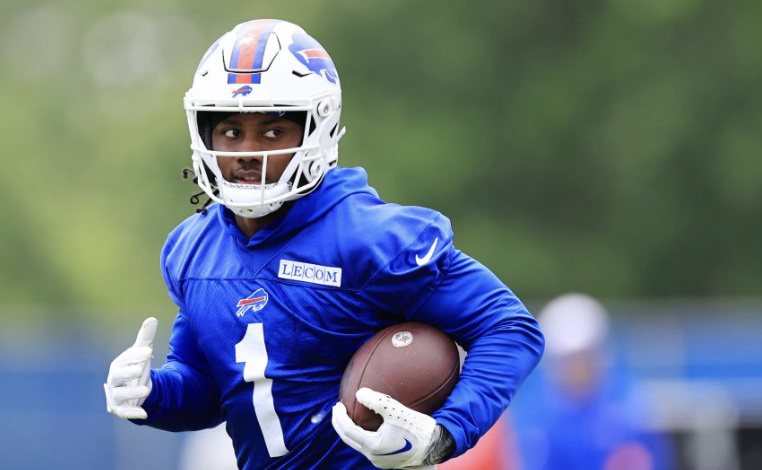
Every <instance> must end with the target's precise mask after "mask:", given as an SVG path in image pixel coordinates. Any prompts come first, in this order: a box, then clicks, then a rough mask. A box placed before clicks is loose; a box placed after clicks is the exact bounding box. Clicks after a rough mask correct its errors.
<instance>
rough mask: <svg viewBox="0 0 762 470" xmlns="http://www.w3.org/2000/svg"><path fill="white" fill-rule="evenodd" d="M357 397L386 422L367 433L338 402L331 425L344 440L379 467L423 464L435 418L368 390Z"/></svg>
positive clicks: (430, 441)
mask: <svg viewBox="0 0 762 470" xmlns="http://www.w3.org/2000/svg"><path fill="white" fill-rule="evenodd" d="M356 396H357V401H358V402H360V403H362V404H363V405H365V406H367V407H368V408H370V409H371V410H373V411H374V412H376V413H378V414H379V415H381V417H382V418H384V422H383V424H381V427H379V428H378V431H375V432H374V431H367V430H365V429H363V428H361V427H360V426H358V425H356V424H355V423H354V422H353V421H352V419H351V418H350V417H349V415H348V414H347V408H346V407H345V406H344V404H343V403H341V402H338V403H336V405H334V407H333V416H332V421H331V423H332V424H333V428H334V429H335V430H336V432H337V433H338V434H339V437H341V440H342V441H344V442H345V443H346V444H347V445H348V446H350V447H352V448H353V449H355V450H356V451H358V452H360V453H361V454H363V455H364V456H365V457H367V458H368V460H370V462H371V463H372V464H373V465H375V466H376V467H378V468H414V467H418V466H420V465H424V460H425V459H426V457H427V456H428V454H429V450H430V448H431V447H432V444H433V442H434V441H435V434H436V433H435V431H436V428H437V423H436V421H435V420H434V418H432V417H431V416H428V415H425V414H423V413H419V412H417V411H414V410H411V409H410V408H408V407H406V406H404V405H402V404H401V403H400V402H398V401H397V400H395V399H394V398H392V397H390V396H389V395H384V394H383V393H378V392H374V391H373V390H371V389H369V388H361V389H360V390H358V391H357V394H356ZM429 468H433V467H429Z"/></svg>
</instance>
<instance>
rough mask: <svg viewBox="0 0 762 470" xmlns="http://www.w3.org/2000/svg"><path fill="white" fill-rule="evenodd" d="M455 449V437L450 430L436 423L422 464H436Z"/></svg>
mask: <svg viewBox="0 0 762 470" xmlns="http://www.w3.org/2000/svg"><path fill="white" fill-rule="evenodd" d="M454 451H455V439H453V437H452V434H450V431H448V430H447V428H445V427H444V426H442V425H441V424H437V427H436V429H435V430H434V435H433V436H432V439H431V446H430V447H429V453H428V454H427V455H426V458H425V459H423V464H424V465H436V464H438V463H442V462H444V461H445V460H446V459H447V458H448V457H450V455H452V453H453V452H454Z"/></svg>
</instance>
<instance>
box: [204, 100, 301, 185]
mask: <svg viewBox="0 0 762 470" xmlns="http://www.w3.org/2000/svg"><path fill="white" fill-rule="evenodd" d="M302 133H303V130H302V126H300V125H299V124H297V123H295V122H293V121H289V120H288V119H283V118H281V117H279V116H274V115H269V114H262V113H246V114H233V115H231V116H229V117H228V118H227V119H225V120H224V121H222V122H220V123H219V124H218V125H217V127H215V128H214V130H213V131H212V148H213V149H214V150H216V151H220V152H263V151H268V150H282V149H287V148H293V147H298V146H299V145H300V144H301V141H302ZM293 156H294V154H293V153H290V154H284V155H269V156H268V157H267V170H266V175H265V182H266V183H275V182H277V181H278V179H279V178H280V176H281V174H283V171H284V170H285V169H286V166H287V165H288V163H289V161H291V157H293ZM217 164H218V165H219V167H220V170H221V172H222V176H223V178H225V180H227V181H229V182H231V183H239V184H262V157H217Z"/></svg>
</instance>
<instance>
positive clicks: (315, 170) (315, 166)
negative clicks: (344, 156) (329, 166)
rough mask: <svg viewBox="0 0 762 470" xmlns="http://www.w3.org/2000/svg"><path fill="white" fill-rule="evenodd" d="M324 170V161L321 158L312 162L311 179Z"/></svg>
mask: <svg viewBox="0 0 762 470" xmlns="http://www.w3.org/2000/svg"><path fill="white" fill-rule="evenodd" d="M322 172H323V162H321V161H320V160H318V161H315V162H312V165H310V179H315V178H317V177H319V176H320V174H321V173H322Z"/></svg>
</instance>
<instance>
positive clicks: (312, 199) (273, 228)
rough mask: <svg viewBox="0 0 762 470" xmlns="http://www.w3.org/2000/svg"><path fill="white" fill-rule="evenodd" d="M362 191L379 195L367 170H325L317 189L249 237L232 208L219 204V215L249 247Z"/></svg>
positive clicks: (286, 233) (299, 225) (272, 238)
mask: <svg viewBox="0 0 762 470" xmlns="http://www.w3.org/2000/svg"><path fill="white" fill-rule="evenodd" d="M360 193H365V194H370V195H372V196H375V197H378V193H377V192H376V190H375V189H373V188H371V187H370V186H368V174H367V172H366V171H365V169H363V168H360V167H357V168H341V167H336V168H333V169H332V170H330V171H328V173H326V175H325V177H324V179H323V182H322V183H320V185H319V186H318V187H317V189H315V190H314V191H313V192H312V193H310V194H308V195H307V196H304V197H303V198H301V199H297V200H296V201H294V204H293V206H292V207H291V210H290V211H288V212H287V213H286V214H285V215H282V216H281V217H278V218H276V219H275V220H273V221H272V222H270V223H269V224H268V225H267V226H265V228H263V229H262V230H260V231H259V232H257V233H255V234H254V236H252V237H251V238H249V239H247V238H246V235H244V234H243V232H241V230H240V229H239V228H238V226H237V225H236V224H235V218H234V216H233V213H232V212H231V211H230V210H229V209H227V208H225V207H224V206H221V205H219V207H218V213H217V216H218V218H219V220H220V222H221V223H222V224H223V225H224V226H225V229H226V231H227V232H228V233H230V234H231V235H233V236H234V237H235V238H237V239H239V240H241V241H242V242H243V243H244V244H246V245H247V246H249V247H255V246H257V245H260V244H262V243H264V242H266V241H267V242H272V241H275V240H278V239H281V238H284V237H288V236H289V235H291V234H293V233H294V232H298V231H299V230H301V229H302V228H304V227H306V226H307V225H310V224H311V223H313V222H314V221H316V220H318V219H319V218H321V217H323V215H325V214H326V213H327V212H328V211H330V210H331V209H333V208H334V207H335V206H336V205H337V204H339V203H340V202H341V201H343V200H344V199H345V198H347V197H349V196H352V195H353V194H360Z"/></svg>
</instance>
